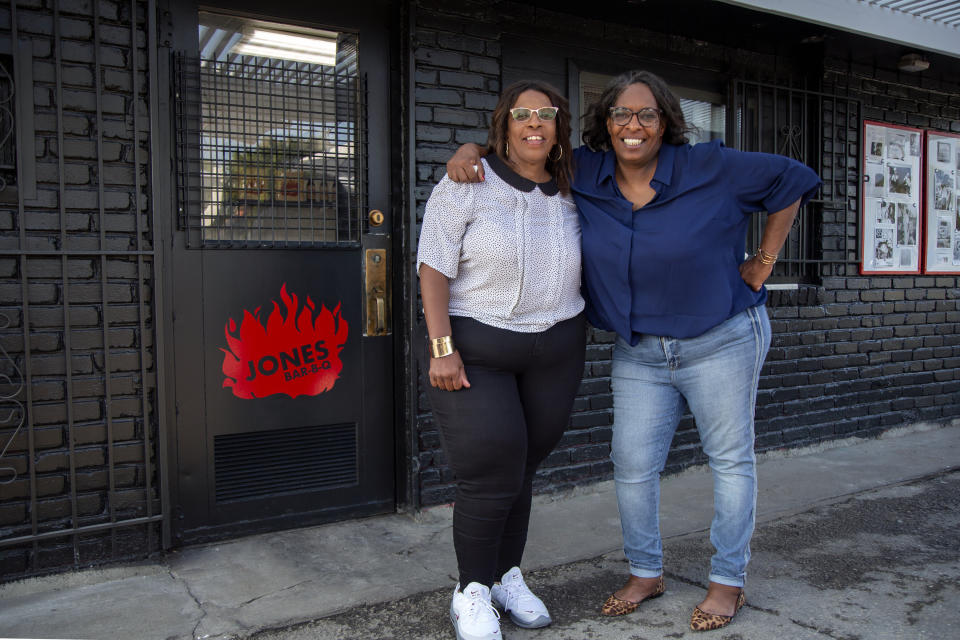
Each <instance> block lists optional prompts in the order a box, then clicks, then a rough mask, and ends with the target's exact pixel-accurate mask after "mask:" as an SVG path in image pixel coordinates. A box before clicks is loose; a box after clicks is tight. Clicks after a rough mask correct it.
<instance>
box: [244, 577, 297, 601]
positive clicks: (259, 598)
mask: <svg viewBox="0 0 960 640" xmlns="http://www.w3.org/2000/svg"><path fill="white" fill-rule="evenodd" d="M311 582H313V580H301V581H300V582H297V583H296V584H292V585H290V586H289V587H284V588H283V589H280V590H279V591H271V592H270V593H264V594H262V595H259V596H257V597H256V598H251V599H249V600H246V601H244V602H241V603H240V606H241V607H245V606H247V605H248V604H252V603H254V602H256V601H257V600H262V599H263V598H266V597H267V596H272V595H276V594H278V593H283V592H284V591H290V590H291V589H296V588H297V587H299V586H300V585H304V584H310V583H311Z"/></svg>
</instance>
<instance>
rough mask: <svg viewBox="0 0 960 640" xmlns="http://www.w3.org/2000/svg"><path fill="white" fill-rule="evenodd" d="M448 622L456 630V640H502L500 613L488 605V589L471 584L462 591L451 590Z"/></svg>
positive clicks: (477, 583) (458, 587)
mask: <svg viewBox="0 0 960 640" xmlns="http://www.w3.org/2000/svg"><path fill="white" fill-rule="evenodd" d="M450 621H451V622H452V623H453V628H454V629H456V630H457V640H502V637H501V635H500V613H499V612H498V611H497V610H496V609H494V608H493V605H492V604H490V589H487V587H485V586H484V585H482V584H480V583H479V582H471V583H470V584H468V585H467V586H466V587H464V589H463V591H462V592H461V591H460V585H459V584H458V585H457V588H456V589H454V590H453V600H451V601H450Z"/></svg>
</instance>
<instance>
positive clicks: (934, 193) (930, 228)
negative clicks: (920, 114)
mask: <svg viewBox="0 0 960 640" xmlns="http://www.w3.org/2000/svg"><path fill="white" fill-rule="evenodd" d="M924 150H925V156H924V158H925V160H926V166H925V167H924V180H925V186H924V191H923V193H924V232H923V272H924V273H929V274H934V275H941V274H943V275H955V274H960V135H957V134H955V133H946V132H943V131H927V135H926V140H925V141H924Z"/></svg>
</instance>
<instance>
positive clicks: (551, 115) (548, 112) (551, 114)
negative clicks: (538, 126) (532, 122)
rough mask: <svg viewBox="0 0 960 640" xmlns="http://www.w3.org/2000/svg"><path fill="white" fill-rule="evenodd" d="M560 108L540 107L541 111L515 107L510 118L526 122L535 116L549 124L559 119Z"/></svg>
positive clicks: (511, 110)
mask: <svg viewBox="0 0 960 640" xmlns="http://www.w3.org/2000/svg"><path fill="white" fill-rule="evenodd" d="M558 111H560V107H540V108H539V109H528V108H527V107H514V108H513V109H510V116H511V117H512V118H513V119H514V120H516V121H517V122H526V121H527V120H529V119H530V117H531V116H533V114H537V117H538V118H540V119H541V120H544V121H546V122H549V121H551V120H554V119H555V118H556V117H557V112H558Z"/></svg>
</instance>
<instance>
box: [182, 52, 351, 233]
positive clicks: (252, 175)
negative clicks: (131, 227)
mask: <svg viewBox="0 0 960 640" xmlns="http://www.w3.org/2000/svg"><path fill="white" fill-rule="evenodd" d="M206 40H207V41H208V40H209V34H208V35H207V39H206ZM336 46H337V54H336V63H335V64H333V65H329V66H327V65H322V64H313V63H308V62H297V61H292V60H280V59H274V58H266V57H258V56H248V55H234V56H225V55H220V56H219V58H199V59H195V58H186V57H180V58H178V59H177V61H176V83H177V84H176V94H177V106H176V120H177V156H178V157H177V161H178V170H177V178H178V197H179V203H178V206H179V208H180V216H179V225H180V229H181V230H183V231H185V232H186V237H187V243H188V246H191V247H197V246H203V247H223V248H230V247H243V248H250V247H258V248H296V247H318V246H334V247H335V246H344V245H350V246H355V245H357V243H359V241H360V232H361V224H362V223H361V218H362V216H361V212H362V211H364V210H365V207H364V202H363V201H364V199H365V193H364V190H365V189H364V184H365V181H364V179H363V167H362V157H363V154H362V153H361V151H362V149H361V145H362V144H363V140H362V132H363V127H362V116H363V111H364V110H363V93H362V83H361V82H360V78H359V75H358V73H357V48H356V39H355V36H352V35H350V34H338V36H337V43H336ZM207 48H208V49H213V48H214V47H210V46H209V42H208V47H207ZM221 50H222V47H221Z"/></svg>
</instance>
